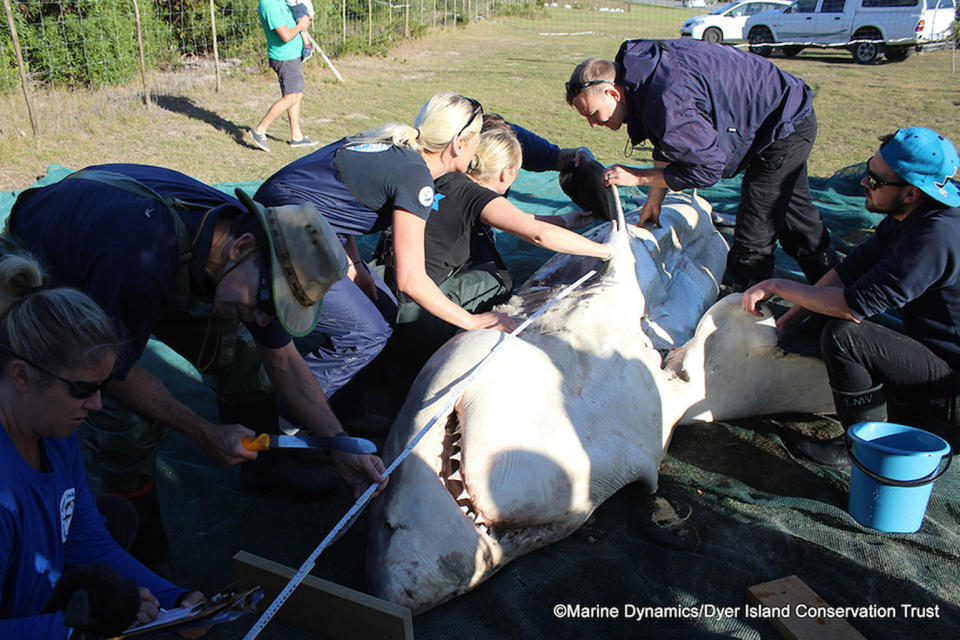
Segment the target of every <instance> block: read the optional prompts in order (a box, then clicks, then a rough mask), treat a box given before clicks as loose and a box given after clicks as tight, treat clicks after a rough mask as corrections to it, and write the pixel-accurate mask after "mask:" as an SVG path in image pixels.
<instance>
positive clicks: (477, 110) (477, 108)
mask: <svg viewBox="0 0 960 640" xmlns="http://www.w3.org/2000/svg"><path fill="white" fill-rule="evenodd" d="M463 97H464V98H466V99H467V100H469V101H470V104H472V105H473V113H471V114H470V119H469V120H467V124H465V125H463V127H461V129H460V132H459V133H457V135H456V136H455V139H456V138H459V137H460V136H462V135H463V132H464V131H466V130H467V127H469V126H470V125H471V124H473V121H474V120H476V119H477V116H478V115H479V114H481V113H483V106H481V104H480V103H479V102H477V101H476V100H474V99H473V98H467V96H463Z"/></svg>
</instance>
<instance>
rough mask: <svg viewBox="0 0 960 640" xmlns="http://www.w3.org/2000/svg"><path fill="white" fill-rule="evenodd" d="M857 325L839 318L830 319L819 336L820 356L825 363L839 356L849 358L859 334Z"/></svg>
mask: <svg viewBox="0 0 960 640" xmlns="http://www.w3.org/2000/svg"><path fill="white" fill-rule="evenodd" d="M859 329H860V325H859V323H856V322H853V321H852V320H844V319H841V318H831V319H830V320H829V321H828V322H827V324H826V325H824V327H823V333H821V334H820V356H821V357H822V358H823V360H824V361H825V362H830V361H833V360H835V359H837V358H839V357H841V356H849V355H850V353H851V352H852V347H853V345H855V344H856V342H857V337H858V335H859V333H860V331H859Z"/></svg>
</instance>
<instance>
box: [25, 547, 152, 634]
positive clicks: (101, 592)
mask: <svg viewBox="0 0 960 640" xmlns="http://www.w3.org/2000/svg"><path fill="white" fill-rule="evenodd" d="M55 611H63V612H64V614H65V615H66V620H65V621H64V624H66V626H68V627H72V628H73V631H74V635H73V637H74V638H101V637H102V638H112V637H114V636H118V635H120V634H121V633H123V631H124V630H125V629H127V628H129V627H130V625H132V624H133V623H134V621H136V619H137V612H138V611H140V592H139V590H138V589H137V585H136V583H134V581H133V580H130V579H129V578H124V577H123V576H121V575H120V574H119V573H117V571H116V570H115V569H113V568H112V567H109V566H107V565H105V564H90V565H86V566H83V567H78V568H72V569H68V570H67V571H65V572H64V574H63V575H62V576H61V577H60V580H59V581H58V582H57V586H56V587H55V588H54V590H53V595H52V596H50V601H49V602H47V606H46V607H44V610H43V612H44V613H53V612H55Z"/></svg>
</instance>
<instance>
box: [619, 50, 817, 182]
mask: <svg viewBox="0 0 960 640" xmlns="http://www.w3.org/2000/svg"><path fill="white" fill-rule="evenodd" d="M616 62H617V64H618V65H620V71H619V73H620V74H621V76H619V77H618V78H617V82H618V83H619V84H622V85H623V86H624V87H625V89H626V100H627V116H626V123H627V132H628V134H629V135H630V141H631V142H632V143H633V144H635V145H636V144H640V143H641V142H643V141H644V140H650V142H651V143H653V146H654V158H656V159H658V160H665V161H667V162H670V163H671V165H670V166H669V167H667V168H665V170H664V179H665V180H666V182H667V184H668V185H669V186H670V188H671V189H674V190H679V189H688V188H691V187H708V186H710V185H712V184H715V183H716V182H717V181H718V180H720V179H721V178H729V177H731V176H734V175H736V173H737V172H738V171H740V170H741V169H743V168H744V167H745V166H746V165H747V163H748V162H749V161H750V160H751V159H752V158H754V157H755V156H756V155H757V154H759V153H760V152H761V151H762V150H763V149H764V148H765V147H766V146H768V145H769V144H771V143H772V142H774V141H776V140H780V139H781V138H785V137H787V136H789V135H790V134H791V133H793V131H794V125H795V124H799V123H800V122H802V121H803V120H804V119H806V118H807V117H809V116H810V114H811V113H813V91H812V90H811V89H810V87H808V86H807V85H806V83H804V82H803V81H802V80H800V79H799V78H797V77H795V76H792V75H790V74H789V73H786V72H785V71H781V70H780V69H779V68H778V67H777V66H776V65H775V64H773V63H772V62H770V61H769V60H767V59H765V58H762V57H760V56H757V55H754V54H752V53H747V52H744V51H740V50H739V49H736V48H734V47H728V46H725V45H719V44H714V43H711V42H702V41H700V40H690V39H683V40H667V41H665V42H659V41H653V40H627V41H626V42H624V43H623V44H622V45H621V46H620V51H619V52H618V53H617V58H616Z"/></svg>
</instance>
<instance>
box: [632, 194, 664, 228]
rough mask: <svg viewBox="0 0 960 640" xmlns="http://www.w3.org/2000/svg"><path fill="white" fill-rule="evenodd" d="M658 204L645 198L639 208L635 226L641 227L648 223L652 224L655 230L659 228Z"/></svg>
mask: <svg viewBox="0 0 960 640" xmlns="http://www.w3.org/2000/svg"><path fill="white" fill-rule="evenodd" d="M660 205H661V203H660V202H654V201H652V200H651V199H650V198H647V199H646V200H645V201H644V203H643V206H642V207H640V218H639V220H637V226H638V227H642V226H643V225H645V224H646V223H648V222H652V223H653V226H655V227H656V228H657V229H659V228H660Z"/></svg>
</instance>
